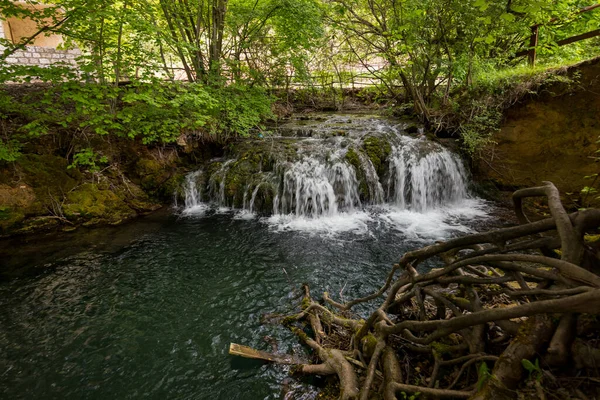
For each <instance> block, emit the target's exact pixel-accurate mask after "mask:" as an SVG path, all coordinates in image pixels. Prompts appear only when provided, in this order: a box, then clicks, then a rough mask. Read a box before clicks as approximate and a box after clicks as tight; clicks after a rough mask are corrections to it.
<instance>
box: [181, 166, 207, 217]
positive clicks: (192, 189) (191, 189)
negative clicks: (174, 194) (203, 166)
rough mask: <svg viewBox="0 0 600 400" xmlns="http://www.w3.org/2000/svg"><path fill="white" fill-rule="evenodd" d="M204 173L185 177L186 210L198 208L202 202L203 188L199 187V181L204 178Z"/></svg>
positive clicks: (195, 173) (197, 172) (200, 171)
mask: <svg viewBox="0 0 600 400" xmlns="http://www.w3.org/2000/svg"><path fill="white" fill-rule="evenodd" d="M202 174H203V171H202V170H198V171H194V172H191V173H189V174H188V175H187V176H186V177H185V184H184V187H183V192H184V196H185V208H186V209H191V208H194V207H198V206H199V205H200V204H201V202H202V186H198V180H199V178H200V177H201V176H202Z"/></svg>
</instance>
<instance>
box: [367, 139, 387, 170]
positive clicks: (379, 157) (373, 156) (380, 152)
mask: <svg viewBox="0 0 600 400" xmlns="http://www.w3.org/2000/svg"><path fill="white" fill-rule="evenodd" d="M363 148H364V149H365V153H366V154H367V156H368V157H369V159H370V160H371V162H372V163H373V166H374V167H375V171H377V175H379V177H383V176H384V175H385V173H386V170H387V163H386V161H387V159H388V158H389V156H390V154H391V153H392V146H391V145H390V143H389V142H388V141H387V140H386V139H385V138H381V137H376V136H369V137H367V138H366V139H365V140H364V142H363Z"/></svg>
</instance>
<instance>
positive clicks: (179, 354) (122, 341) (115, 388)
mask: <svg viewBox="0 0 600 400" xmlns="http://www.w3.org/2000/svg"><path fill="white" fill-rule="evenodd" d="M390 215H391V214H390ZM233 216H234V215H233V213H225V214H219V213H211V212H209V213H207V214H206V215H205V216H203V217H196V218H190V217H177V216H168V215H158V216H156V217H154V218H152V219H146V220H142V221H141V222H137V223H133V224H131V225H129V226H125V227H120V228H111V229H108V230H105V231H101V230H97V231H95V232H92V233H91V236H86V235H84V234H72V235H66V236H64V237H63V236H61V237H55V238H53V239H54V240H52V241H46V242H40V243H39V244H38V245H37V246H36V245H30V247H28V246H27V243H23V242H22V241H21V243H20V244H18V246H20V247H21V248H20V250H18V251H20V252H21V253H19V254H20V255H19V254H15V252H14V251H12V250H11V251H9V250H10V248H15V247H17V242H6V241H5V242H3V244H2V247H0V252H1V254H2V258H1V259H2V261H3V263H4V264H5V265H4V266H3V268H2V271H3V278H4V279H3V280H2V281H0V348H1V349H2V351H1V352H0V398H7V399H17V398H29V399H38V398H44V399H110V398H118V399H134V398H135V399H137V398H142V397H143V398H150V399H167V398H177V399H279V398H281V383H282V382H283V380H284V379H285V378H286V376H287V370H286V368H285V367H282V366H279V365H267V364H261V363H256V362H249V361H244V360H233V359H232V358H231V357H229V356H228V354H227V350H228V346H229V343H230V342H236V343H241V344H245V345H249V346H252V347H256V348H258V349H263V350H270V349H271V345H270V344H269V343H268V342H269V341H270V339H269V338H274V339H276V340H277V341H278V344H279V349H280V350H281V351H284V352H288V353H294V352H300V351H303V349H302V347H301V346H300V345H299V344H298V341H297V340H295V339H294V338H293V337H292V336H291V335H290V333H289V332H288V331H287V330H286V329H284V328H282V327H280V326H274V325H261V323H260V320H261V316H262V315H263V314H265V313H274V312H278V313H289V312H291V311H292V310H293V309H294V307H295V305H296V304H298V299H299V296H300V293H299V291H298V288H299V285H300V284H301V283H303V282H307V283H309V284H310V285H311V287H312V288H313V292H314V293H315V294H318V293H322V292H323V291H329V292H330V293H333V294H335V295H336V297H339V293H340V292H342V290H343V295H344V296H346V300H347V298H348V297H350V296H352V297H354V296H357V295H364V294H366V293H368V292H371V291H372V290H373V289H374V288H376V287H377V286H378V285H379V284H380V283H381V282H382V280H383V278H384V276H385V275H386V273H387V271H388V269H389V267H390V265H391V264H393V263H394V262H396V261H397V260H398V258H399V257H400V256H401V254H402V253H403V252H404V251H406V250H407V249H408V248H412V247H416V246H417V245H420V244H422V243H421V241H420V240H419V241H415V240H413V239H414V238H415V237H416V236H415V235H412V234H411V235H408V234H404V233H402V232H401V229H400V228H399V227H398V225H393V224H384V223H381V221H380V220H373V221H370V220H365V221H363V223H364V224H365V225H366V226H367V227H368V229H367V231H364V232H361V231H353V230H350V231H349V232H341V233H337V234H335V235H322V234H314V232H313V233H311V232H305V231H302V230H285V229H280V230H278V229H274V227H273V226H272V225H271V224H269V223H268V221H264V220H260V219H250V220H247V219H239V218H234V217H233ZM389 218H392V216H390V217H389ZM265 222H266V223H265ZM393 226H395V227H393ZM365 232H367V233H365ZM411 237H412V238H413V239H411ZM11 243H12V244H11ZM11 254H12V255H11ZM41 267H43V268H41ZM7 271H8V272H7ZM22 271H26V272H22ZM363 311H364V310H363ZM291 389H292V391H295V392H296V395H295V396H296V397H295V398H307V399H308V398H314V397H315V390H314V389H311V387H310V386H308V385H307V384H306V383H298V382H296V381H292V383H291Z"/></svg>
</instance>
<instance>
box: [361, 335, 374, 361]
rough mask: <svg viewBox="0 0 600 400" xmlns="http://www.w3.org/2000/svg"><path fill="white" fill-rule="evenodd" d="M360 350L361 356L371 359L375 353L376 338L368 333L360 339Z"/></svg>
mask: <svg viewBox="0 0 600 400" xmlns="http://www.w3.org/2000/svg"><path fill="white" fill-rule="evenodd" d="M361 342H362V348H363V354H366V355H367V357H371V356H372V355H373V353H374V352H375V347H376V346H377V338H376V337H375V335H373V334H372V333H370V332H369V333H368V334H367V335H366V336H365V337H363V338H362V340H361Z"/></svg>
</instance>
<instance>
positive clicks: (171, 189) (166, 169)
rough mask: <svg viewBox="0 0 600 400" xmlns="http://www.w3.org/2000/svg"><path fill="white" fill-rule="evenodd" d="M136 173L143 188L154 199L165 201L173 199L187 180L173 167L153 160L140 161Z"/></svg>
mask: <svg viewBox="0 0 600 400" xmlns="http://www.w3.org/2000/svg"><path fill="white" fill-rule="evenodd" d="M135 173H136V175H137V176H138V177H139V182H138V183H139V185H140V186H141V188H142V189H143V190H144V191H145V192H146V193H148V194H149V195H150V196H152V197H153V198H156V199H160V200H163V201H165V200H167V201H168V200H171V199H173V196H174V195H175V194H176V192H177V191H178V190H180V187H181V184H182V183H183V181H184V178H185V176H184V174H183V173H181V172H179V171H177V170H176V169H175V168H174V166H173V165H171V164H169V165H165V164H162V163H161V162H159V161H157V160H155V159H151V158H142V159H140V160H138V162H137V163H136V164H135ZM136 197H138V196H137V195H136Z"/></svg>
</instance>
